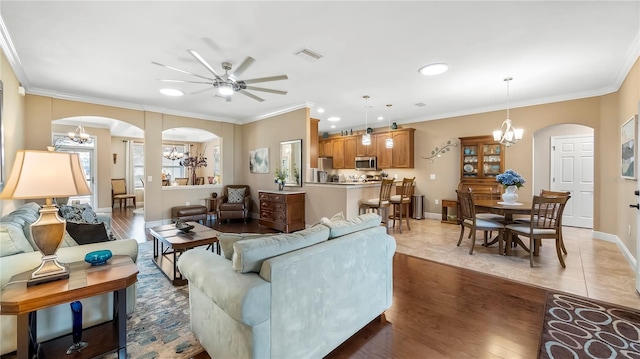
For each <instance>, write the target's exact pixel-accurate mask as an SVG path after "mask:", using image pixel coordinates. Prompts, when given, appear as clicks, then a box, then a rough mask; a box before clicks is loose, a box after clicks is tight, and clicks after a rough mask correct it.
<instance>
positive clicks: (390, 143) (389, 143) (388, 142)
mask: <svg viewBox="0 0 640 359" xmlns="http://www.w3.org/2000/svg"><path fill="white" fill-rule="evenodd" d="M391 106H392V105H387V108H388V109H389V110H391ZM388 118H389V138H387V139H386V140H385V141H384V146H385V147H386V148H393V138H392V137H391V115H389V116H388Z"/></svg>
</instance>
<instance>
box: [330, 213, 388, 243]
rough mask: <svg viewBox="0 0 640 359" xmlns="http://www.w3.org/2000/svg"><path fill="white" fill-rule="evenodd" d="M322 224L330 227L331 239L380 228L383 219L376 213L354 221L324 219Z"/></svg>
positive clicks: (367, 214) (362, 216)
mask: <svg viewBox="0 0 640 359" xmlns="http://www.w3.org/2000/svg"><path fill="white" fill-rule="evenodd" d="M320 223H321V224H323V225H325V226H327V227H329V229H330V230H331V232H330V234H329V239H331V238H337V237H340V236H344V235H347V234H349V233H353V232H357V231H361V230H363V229H366V228H370V227H375V226H379V225H380V223H382V217H380V216H379V215H377V214H376V213H366V214H363V215H360V216H358V217H356V218H353V219H349V220H346V219H336V220H330V219H328V218H326V217H325V218H322V219H321V220H320Z"/></svg>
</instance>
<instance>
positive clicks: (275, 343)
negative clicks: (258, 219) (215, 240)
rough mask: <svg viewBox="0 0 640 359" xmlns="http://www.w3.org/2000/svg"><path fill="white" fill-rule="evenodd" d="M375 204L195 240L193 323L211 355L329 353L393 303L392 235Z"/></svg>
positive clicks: (188, 271)
mask: <svg viewBox="0 0 640 359" xmlns="http://www.w3.org/2000/svg"><path fill="white" fill-rule="evenodd" d="M380 222H381V218H380V217H379V216H378V215H377V214H372V213H370V214H365V215H362V216H359V217H357V218H354V219H352V220H349V221H347V220H334V221H331V220H328V219H326V218H324V219H323V220H322V222H321V224H318V225H315V226H313V227H311V228H308V229H305V230H302V231H299V232H295V233H291V234H279V235H273V236H263V235H255V234H254V235H246V236H245V235H224V234H222V235H221V236H220V237H219V239H220V244H221V247H222V250H223V256H219V255H216V254H213V253H211V252H208V251H205V250H201V249H194V250H190V251H187V252H186V253H184V254H182V256H181V257H180V260H179V262H178V266H179V268H180V271H181V273H182V274H183V275H184V276H185V277H186V278H187V279H188V280H189V301H190V313H191V329H192V331H193V332H194V333H195V335H196V337H197V338H198V340H199V341H200V343H201V344H202V346H203V347H204V348H205V350H206V351H207V352H208V353H209V355H210V356H211V357H212V358H277V359H285V358H295V359H299V358H322V357H323V356H325V355H327V354H328V353H330V352H331V351H332V350H333V349H335V348H336V347H338V346H339V345H340V344H341V343H343V342H344V341H345V340H347V339H348V338H349V337H351V336H352V335H353V334H355V333H356V332H357V331H358V330H360V329H361V328H363V327H364V326H365V325H366V324H367V323H369V322H370V321H372V320H373V319H375V318H376V317H377V316H379V315H380V314H382V313H384V311H385V310H387V309H388V308H389V307H390V306H391V300H392V295H393V283H392V278H393V275H392V270H393V255H394V253H395V248H396V242H395V239H394V238H393V237H391V236H389V235H387V233H386V230H385V228H384V227H382V226H380Z"/></svg>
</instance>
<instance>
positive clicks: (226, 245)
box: [218, 233, 273, 260]
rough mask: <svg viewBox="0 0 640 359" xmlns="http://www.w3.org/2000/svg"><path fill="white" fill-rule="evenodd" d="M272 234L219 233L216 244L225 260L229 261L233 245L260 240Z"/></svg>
mask: <svg viewBox="0 0 640 359" xmlns="http://www.w3.org/2000/svg"><path fill="white" fill-rule="evenodd" d="M272 235H273V234H262V233H220V234H219V235H218V243H220V248H221V249H222V253H223V255H224V257H225V258H227V259H228V260H231V258H232V256H233V244H234V243H236V242H237V241H242V240H244V239H253V238H262V237H268V236H272Z"/></svg>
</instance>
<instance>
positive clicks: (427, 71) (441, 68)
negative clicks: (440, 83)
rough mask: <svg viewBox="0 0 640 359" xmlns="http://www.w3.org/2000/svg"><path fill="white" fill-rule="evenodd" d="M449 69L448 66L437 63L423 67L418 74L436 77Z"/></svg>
mask: <svg viewBox="0 0 640 359" xmlns="http://www.w3.org/2000/svg"><path fill="white" fill-rule="evenodd" d="M448 69H449V66H448V65H447V64H443V63H437V64H429V65H425V66H422V67H421V68H420V70H418V72H419V73H421V74H423V75H426V76H434V75H440V74H441V73H443V72H445V71H447V70H448Z"/></svg>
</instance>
